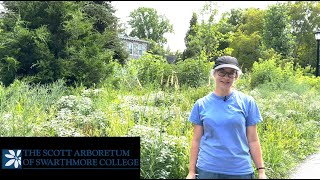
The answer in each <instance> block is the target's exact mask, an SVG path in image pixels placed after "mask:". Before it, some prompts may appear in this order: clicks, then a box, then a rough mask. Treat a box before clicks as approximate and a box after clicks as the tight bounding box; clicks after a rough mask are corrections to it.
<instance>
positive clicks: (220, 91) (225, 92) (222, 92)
mask: <svg viewBox="0 0 320 180" xmlns="http://www.w3.org/2000/svg"><path fill="white" fill-rule="evenodd" d="M231 92H232V89H231V88H230V89H228V90H225V89H218V88H216V89H215V90H214V93H215V94H216V95H217V96H228V95H229V94H231Z"/></svg>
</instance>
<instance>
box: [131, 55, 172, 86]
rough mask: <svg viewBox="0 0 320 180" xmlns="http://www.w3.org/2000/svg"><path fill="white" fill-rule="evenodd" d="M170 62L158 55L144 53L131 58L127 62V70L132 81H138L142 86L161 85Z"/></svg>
mask: <svg viewBox="0 0 320 180" xmlns="http://www.w3.org/2000/svg"><path fill="white" fill-rule="evenodd" d="M170 66H171V65H170V64H168V63H167V61H166V60H165V59H164V58H163V57H162V56H158V55H152V54H150V53H145V54H144V55H142V56H141V57H140V58H139V59H132V60H130V61H129V62H128V64H127V66H126V67H127V71H128V72H131V74H130V76H132V77H134V79H133V80H134V81H138V82H139V83H140V85H141V86H142V87H145V86H147V85H149V84H152V85H153V86H154V87H161V85H164V84H165V83H166V80H167V79H168V76H169V72H170V71H168V69H169V70H170Z"/></svg>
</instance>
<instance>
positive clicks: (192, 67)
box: [176, 57, 212, 87]
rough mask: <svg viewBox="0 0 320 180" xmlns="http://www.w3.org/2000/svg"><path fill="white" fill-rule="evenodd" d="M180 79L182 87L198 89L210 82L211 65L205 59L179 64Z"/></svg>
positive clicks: (180, 62) (187, 60)
mask: <svg viewBox="0 0 320 180" xmlns="http://www.w3.org/2000/svg"><path fill="white" fill-rule="evenodd" d="M176 68H177V72H178V74H177V75H178V79H179V83H180V84H181V85H187V86H190V87H198V86H201V85H203V84H206V83H207V82H208V79H209V78H210V77H209V74H210V73H209V72H210V69H212V66H211V63H209V62H208V61H207V59H206V58H205V57H203V58H201V57H200V58H199V59H186V60H184V61H179V62H178V63H177V67H176Z"/></svg>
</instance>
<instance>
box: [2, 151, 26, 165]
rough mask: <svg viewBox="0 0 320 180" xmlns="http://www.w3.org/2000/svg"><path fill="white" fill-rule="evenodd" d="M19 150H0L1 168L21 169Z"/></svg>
mask: <svg viewBox="0 0 320 180" xmlns="http://www.w3.org/2000/svg"><path fill="white" fill-rule="evenodd" d="M21 168H22V167H21V150H18V149H13V150H7V149H3V150H2V169H21Z"/></svg>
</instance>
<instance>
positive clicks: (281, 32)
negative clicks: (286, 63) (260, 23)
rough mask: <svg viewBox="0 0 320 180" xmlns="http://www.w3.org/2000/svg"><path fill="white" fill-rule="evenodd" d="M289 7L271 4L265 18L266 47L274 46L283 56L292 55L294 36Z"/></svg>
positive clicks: (264, 37)
mask: <svg viewBox="0 0 320 180" xmlns="http://www.w3.org/2000/svg"><path fill="white" fill-rule="evenodd" d="M290 31H291V25H290V19H289V15H288V9H287V8H286V6H284V5H282V4H279V3H278V4H276V5H272V6H270V7H269V8H268V9H267V11H266V15H265V18H264V28H263V36H262V37H263V42H264V45H265V48H266V49H269V48H273V49H274V50H276V51H277V52H279V53H280V54H281V55H282V56H283V57H286V58H289V57H292V53H293V45H294V37H293V36H292V34H291V32H290Z"/></svg>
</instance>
